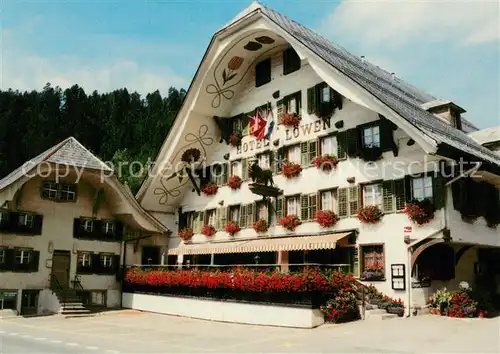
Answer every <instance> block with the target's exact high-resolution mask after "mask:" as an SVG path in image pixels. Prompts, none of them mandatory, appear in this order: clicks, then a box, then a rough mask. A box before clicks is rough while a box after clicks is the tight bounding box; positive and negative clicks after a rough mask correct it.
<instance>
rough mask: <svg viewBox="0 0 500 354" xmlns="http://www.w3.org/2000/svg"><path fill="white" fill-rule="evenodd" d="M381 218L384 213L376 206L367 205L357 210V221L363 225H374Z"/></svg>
mask: <svg viewBox="0 0 500 354" xmlns="http://www.w3.org/2000/svg"><path fill="white" fill-rule="evenodd" d="M382 216H384V212H383V211H382V210H380V208H379V207H378V206H377V205H368V206H366V207H364V208H361V209H359V210H358V220H359V221H361V222H362V223H363V224H376V223H378V222H379V221H380V219H382Z"/></svg>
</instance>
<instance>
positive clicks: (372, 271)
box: [361, 264, 384, 281]
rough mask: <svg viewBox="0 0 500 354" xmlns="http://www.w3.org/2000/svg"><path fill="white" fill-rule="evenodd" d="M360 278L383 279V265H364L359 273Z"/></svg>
mask: <svg viewBox="0 0 500 354" xmlns="http://www.w3.org/2000/svg"><path fill="white" fill-rule="evenodd" d="M361 279H362V280H367V281H370V280H382V279H384V267H382V266H381V265H379V264H376V265H374V266H371V267H366V268H365V271H364V272H363V274H362V275H361Z"/></svg>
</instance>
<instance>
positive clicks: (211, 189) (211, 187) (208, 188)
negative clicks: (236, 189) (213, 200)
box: [201, 183, 219, 196]
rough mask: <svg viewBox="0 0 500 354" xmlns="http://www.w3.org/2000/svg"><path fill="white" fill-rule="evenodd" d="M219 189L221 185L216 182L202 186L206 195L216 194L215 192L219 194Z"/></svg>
mask: <svg viewBox="0 0 500 354" xmlns="http://www.w3.org/2000/svg"><path fill="white" fill-rule="evenodd" d="M218 190H219V187H218V186H217V185H216V184H214V183H208V184H206V185H204V186H203V187H201V191H202V192H203V194H205V195H206V196H210V195H215V194H217V191H218Z"/></svg>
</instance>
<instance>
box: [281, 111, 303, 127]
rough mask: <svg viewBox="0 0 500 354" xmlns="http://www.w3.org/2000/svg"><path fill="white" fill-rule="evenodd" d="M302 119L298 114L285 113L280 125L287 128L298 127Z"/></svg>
mask: <svg viewBox="0 0 500 354" xmlns="http://www.w3.org/2000/svg"><path fill="white" fill-rule="evenodd" d="M301 120H302V117H301V116H299V115H297V114H290V113H283V115H282V116H281V118H280V124H281V125H285V126H287V127H298V126H299V124H300V121H301Z"/></svg>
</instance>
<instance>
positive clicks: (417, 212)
mask: <svg viewBox="0 0 500 354" xmlns="http://www.w3.org/2000/svg"><path fill="white" fill-rule="evenodd" d="M404 213H405V214H406V215H408V219H410V220H411V221H412V222H414V223H416V224H417V225H423V224H426V223H428V222H429V221H431V220H432V219H434V206H433V205H432V202H431V201H430V200H427V199H425V200H423V201H416V200H415V201H412V202H411V203H408V204H406V206H405V209H404Z"/></svg>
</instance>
